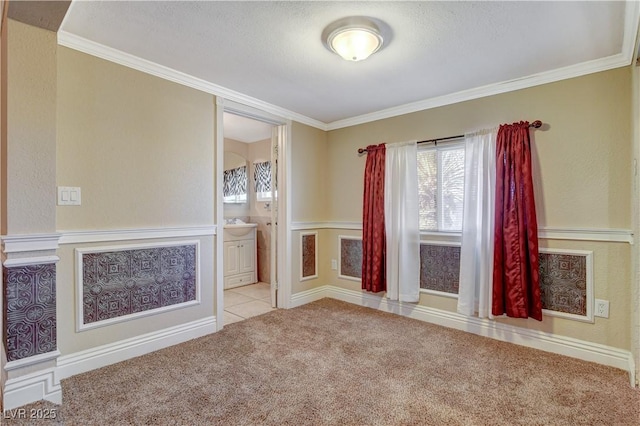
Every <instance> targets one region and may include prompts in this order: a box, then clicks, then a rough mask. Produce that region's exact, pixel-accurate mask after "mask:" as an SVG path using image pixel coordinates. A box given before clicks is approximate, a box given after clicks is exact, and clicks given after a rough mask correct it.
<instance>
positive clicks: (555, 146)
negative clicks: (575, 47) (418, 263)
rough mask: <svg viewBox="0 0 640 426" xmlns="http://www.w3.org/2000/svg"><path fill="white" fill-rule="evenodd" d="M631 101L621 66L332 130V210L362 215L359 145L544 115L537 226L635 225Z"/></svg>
mask: <svg viewBox="0 0 640 426" xmlns="http://www.w3.org/2000/svg"><path fill="white" fill-rule="evenodd" d="M630 104H631V78H630V70H629V68H619V69H615V70H611V71H606V72H601V73H597V74H591V75H587V76H584V77H579V78H574V79H570V80H564V81H560V82H556V83H551V84H545V85H542V86H537V87H532V88H529V89H524V90H519V91H516V92H510V93H505V94H501V95H496V96H491V97H487V98H482V99H476V100H473V101H468V102H462V103H459V104H455V105H449V106H444V107H440V108H434V109H430V110H426V111H420V112H416V113H412V114H406V115H402V116H399V117H394V118H389V119H385V120H379V121H375V122H372V123H367V124H362V125H358V126H353V127H348V128H344V129H339V130H333V131H330V132H329V134H328V142H329V145H328V148H329V149H328V161H329V164H331V168H330V170H331V173H330V174H329V175H328V176H327V181H328V182H327V190H328V191H329V193H330V194H331V196H329V197H328V200H329V214H328V216H329V217H330V218H331V220H336V221H360V220H361V217H362V206H361V203H360V202H354V200H360V199H361V198H362V187H363V186H362V176H363V171H364V164H365V161H366V158H365V157H364V156H358V154H357V153H356V150H357V149H358V148H360V147H365V146H366V145H370V144H374V143H382V142H399V141H406V140H416V139H417V140H422V139H429V138H435V137H444V136H451V135H457V134H463V133H465V132H467V131H473V130H476V129H480V128H487V127H492V126H496V125H498V124H501V123H511V122H514V121H519V120H529V121H533V120H535V119H540V120H542V121H543V122H544V123H545V128H544V129H541V130H536V131H535V132H533V133H532V134H533V135H534V141H533V152H534V159H533V160H534V167H535V169H534V173H535V176H536V178H535V181H536V190H537V191H536V205H537V211H538V221H539V226H547V227H565V228H626V229H629V228H630V227H631V217H630V214H631V205H630V203H629V199H630V196H631V187H630V183H631V168H630V158H631V144H630V138H631V133H630V132H631V124H630V118H629V108H630Z"/></svg>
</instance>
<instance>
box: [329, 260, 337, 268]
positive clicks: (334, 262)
mask: <svg viewBox="0 0 640 426" xmlns="http://www.w3.org/2000/svg"><path fill="white" fill-rule="evenodd" d="M331 269H333V270H336V269H338V261H337V260H335V259H331Z"/></svg>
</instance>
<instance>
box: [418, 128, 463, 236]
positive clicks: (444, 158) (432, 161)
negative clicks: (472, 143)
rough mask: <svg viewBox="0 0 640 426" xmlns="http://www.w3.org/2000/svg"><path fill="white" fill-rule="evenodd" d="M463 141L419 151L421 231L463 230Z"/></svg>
mask: <svg viewBox="0 0 640 426" xmlns="http://www.w3.org/2000/svg"><path fill="white" fill-rule="evenodd" d="M463 200H464V145H463V141H462V140H461V141H459V142H450V143H446V144H443V145H442V146H429V147H425V148H422V147H421V148H420V149H419V150H418V201H419V205H420V230H422V231H435V232H461V231H462V203H463Z"/></svg>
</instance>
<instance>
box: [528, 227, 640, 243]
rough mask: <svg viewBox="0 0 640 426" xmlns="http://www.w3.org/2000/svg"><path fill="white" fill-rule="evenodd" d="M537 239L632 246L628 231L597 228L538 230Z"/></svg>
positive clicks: (543, 228)
mask: <svg viewBox="0 0 640 426" xmlns="http://www.w3.org/2000/svg"><path fill="white" fill-rule="evenodd" d="M538 238H540V239H545V240H583V241H607V242H611V243H629V244H633V232H632V231H631V230H630V229H616V228H609V229H599V228H547V227H542V228H538Z"/></svg>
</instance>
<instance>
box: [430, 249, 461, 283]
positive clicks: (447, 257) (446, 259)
mask: <svg viewBox="0 0 640 426" xmlns="http://www.w3.org/2000/svg"><path fill="white" fill-rule="evenodd" d="M459 279H460V247H456V246H444V245H432V244H420V288H424V289H427V290H434V291H440V292H443V293H451V294H458V285H459Z"/></svg>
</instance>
